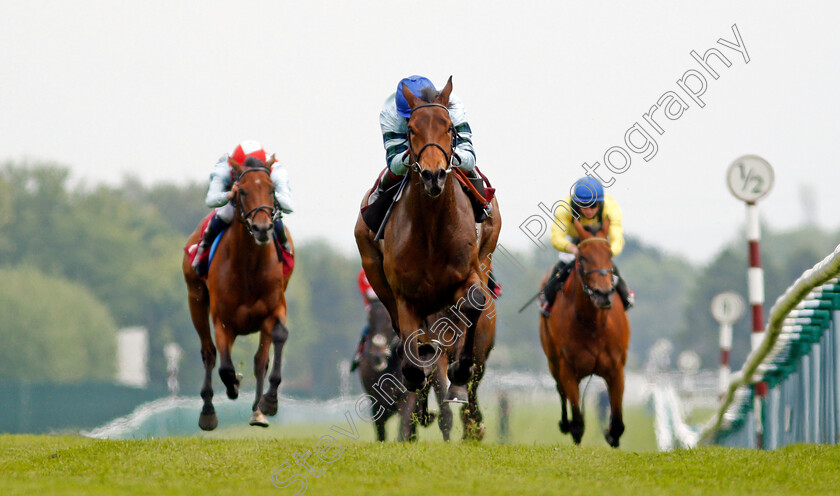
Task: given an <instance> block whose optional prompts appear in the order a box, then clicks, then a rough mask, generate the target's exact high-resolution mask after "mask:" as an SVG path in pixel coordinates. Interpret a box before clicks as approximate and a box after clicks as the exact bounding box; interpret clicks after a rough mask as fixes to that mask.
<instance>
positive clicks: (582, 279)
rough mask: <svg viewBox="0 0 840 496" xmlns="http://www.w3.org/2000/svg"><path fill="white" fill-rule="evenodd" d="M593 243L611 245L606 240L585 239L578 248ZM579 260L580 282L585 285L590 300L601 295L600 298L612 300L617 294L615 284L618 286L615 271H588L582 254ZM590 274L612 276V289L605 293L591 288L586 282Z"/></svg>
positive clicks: (584, 288)
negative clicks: (614, 294)
mask: <svg viewBox="0 0 840 496" xmlns="http://www.w3.org/2000/svg"><path fill="white" fill-rule="evenodd" d="M591 242H602V243H607V244H608V245H609V243H610V242H609V241H607V239H606V238H589V239H585V240H583V241H581V242H580V243H578V248H580V247H581V246H583V245H585V244H586V243H591ZM577 260H578V266H579V267H578V275H579V277H580V282H581V284H582V285H583V290H584V291H585V292H586V294H587V295H589V297H590V298H592V297H593V296H594V295H599V296H603V297H605V298H608V299H612V295H613V293H615V284H616V275H615V269H593V270H586V269H585V268H584V266H583V257H581V256H580V254H578V257H577ZM589 274H598V275H602V276H606V275H610V274H612V285H611V286H610V289H608V290H607V291H604V290H601V289H595V288H593V287H591V286H590V285H589V284H588V283H587V282H586V278H587V276H588V275H589Z"/></svg>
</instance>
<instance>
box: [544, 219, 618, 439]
mask: <svg viewBox="0 0 840 496" xmlns="http://www.w3.org/2000/svg"><path fill="white" fill-rule="evenodd" d="M574 223H575V229H576V230H577V232H578V233H580V239H581V241H580V243H578V250H579V253H578V255H577V259H576V260H575V266H574V269H573V270H572V273H571V274H570V275H569V278H568V280H567V281H566V283H565V285H564V287H563V290H562V292H561V293H560V294H559V295H558V296H557V300H556V301H555V302H554V306H553V307H552V308H551V313H550V314H549V316H548V318H546V317H542V316H540V341H541V342H542V347H543V351H544V352H545V356H546V357H547V358H548V367H549V369H550V370H551V375H552V376H554V380H555V381H556V382H557V391H558V392H559V393H560V404H561V419H560V431H561V432H563V433H564V434H566V433H571V434H572V439H574V442H575V444H580V440H581V437H583V415H582V414H581V408H580V403H581V398H580V396H579V385H580V381H581V379H583V378H584V377H586V376H589V375H592V374H595V375H598V376H600V377H603V378H604V380H605V381H606V382H607V390H608V392H609V396H610V425H609V428H608V429H607V431H606V432H605V433H604V437H605V438H606V440H607V443H609V445H610V446H613V447H618V440H619V438H620V437H621V434H622V433H623V432H624V422H623V420H622V413H621V402H622V397H623V395H624V364H625V362H626V361H627V346H628V344H629V342H630V323H629V322H628V320H627V314H626V313H625V311H624V305H623V304H622V303H621V298H620V297H619V296H618V295H617V294H616V293H615V272H614V270H613V265H612V252H611V251H610V244H609V241H608V240H607V237H606V233H607V232H609V220H607V221H605V223H604V225H603V227H602V228H601V230H600V231H598V233H596V234H594V235H593V234H591V233H589V232H588V231H586V230H585V229H584V228H583V227H582V226H581V224H580V222H578V221H577V220H575V221H574ZM547 279H548V275H546V277H545V278H544V279H543V282H542V285H545V282H546V280H547ZM566 400H568V401H569V404H570V405H571V409H572V419H571V422H570V421H569V419H568V417H567V416H566Z"/></svg>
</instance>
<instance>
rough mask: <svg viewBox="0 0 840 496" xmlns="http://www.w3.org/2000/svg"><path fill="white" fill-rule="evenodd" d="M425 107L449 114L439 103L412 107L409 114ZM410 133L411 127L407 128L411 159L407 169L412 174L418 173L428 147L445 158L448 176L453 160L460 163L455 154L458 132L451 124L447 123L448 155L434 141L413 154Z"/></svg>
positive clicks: (444, 106)
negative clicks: (434, 149)
mask: <svg viewBox="0 0 840 496" xmlns="http://www.w3.org/2000/svg"><path fill="white" fill-rule="evenodd" d="M426 107H440V108H442V109H444V110H446V112H447V113H448V112H449V109H448V108H447V107H446V105H441V104H439V103H424V104H423V105H418V106H416V107H414V108H413V109H411V113H412V114H414V111H415V110H417V109H421V108H426ZM409 119H410V118H409ZM411 133H412V131H411V127H409V128H408V153H409V158H410V159H411V164H409V166H408V168H409V169H411V170H413V171H414V172H420V156H421V155H422V154H423V152H424V151H425V150H426V148H428V147H430V146H434V147H437V148H438V149H439V150H440V151H441V152H443V156H444V157H446V163H447V167H446V173H447V174H449V173H450V172H451V171H452V165H453V163H454V161H455V160H457V161H458V162H459V163H460V162H461V159H460V158H459V157H458V155H456V154H455V146H456V145H457V139H458V132H457V131H456V130H455V126H454V125H452V123H451V122H450V123H449V134H450V136H451V137H452V141H451V143H450V144H449V150H450V151H449V153H447V152H446V150H444V148H443V146H441V144H440V143H438V142H436V141H430V142H428V143H426V144H425V145H423V146H422V147H420V151H418V152H417V153H415V152H414V147H413V146H412V144H411Z"/></svg>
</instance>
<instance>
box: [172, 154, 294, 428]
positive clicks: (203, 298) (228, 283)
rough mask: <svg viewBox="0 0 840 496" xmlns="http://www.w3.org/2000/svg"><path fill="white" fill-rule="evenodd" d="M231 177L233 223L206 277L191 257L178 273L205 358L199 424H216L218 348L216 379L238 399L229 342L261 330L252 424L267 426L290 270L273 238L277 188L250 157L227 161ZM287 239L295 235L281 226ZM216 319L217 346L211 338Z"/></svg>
mask: <svg viewBox="0 0 840 496" xmlns="http://www.w3.org/2000/svg"><path fill="white" fill-rule="evenodd" d="M230 165H231V166H232V167H233V171H234V174H235V175H236V182H235V183H234V186H233V188H232V191H234V193H235V195H234V196H233V198H232V199H231V200H230V201H232V202H234V205H235V206H236V216H235V220H236V221H235V222H233V223H231V226H230V227H229V228H228V230H227V232H226V233H225V234H224V235H223V237H222V239H221V240H220V241H219V244H218V247H217V249H216V252H215V257H214V260H213V263H212V264H211V265H210V270H209V272H208V274H207V279H206V280H205V279H202V278H200V277H199V276H198V275H197V274H196V273H195V271H194V270H193V268H192V266H191V265H190V261H189V257H188V256H184V261H183V264H182V270H183V272H184V279H185V280H186V282H187V290H188V292H189V306H190V316H191V317H192V321H193V325H194V326H195V330H196V332H198V337H199V338H200V339H201V359H202V361H203V362H204V384H203V386H202V388H201V398H202V399H203V400H204V406H203V408H202V409H201V415H200V416H199V420H198V425H199V427H201V428H202V429H204V430H213V429H215V428H216V426H217V425H218V419H217V417H216V411H215V409H214V408H213V383H212V377H213V376H212V374H213V367H214V366H215V365H216V349H217V347H218V352H219V355H220V358H221V364H220V365H219V377H221V379H222V382H223V383H224V385H225V387H226V388H227V395H228V398H230V399H236V398H237V397H238V396H239V381H240V379H241V377H242V376H241V374H237V373H236V371H235V370H234V367H233V362H232V361H231V356H230V353H231V347H232V346H233V342H234V340H235V339H236V337H237V336H242V335H245V334H251V333H254V332H259V333H260V339H259V347H258V349H257V353H256V355H254V375H255V376H256V379H257V393H256V397H255V399H254V404H253V406H252V411H253V414H252V416H251V420H250V422H249V423H250V424H251V425H258V426H261V427H267V426H268V419H267V418H266V415H269V416H271V415H275V414H276V413H277V388H278V387H279V386H280V381H281V377H280V365H281V357H282V353H283V345H284V344H285V343H286V339H287V337H288V335H289V332H288V330H287V329H286V325H285V323H286V297H285V291H286V286H287V285H288V283H289V277H290V276H291V270H290V269H287V272H288V273H287V274H286V275H285V276H284V269H283V264H282V263H281V262H280V261H279V258H278V256H277V251H276V247H275V243H274V242H273V240H272V233H273V230H274V222H273V216H274V213H275V210H274V209H275V201H274V185H273V184H272V182H271V177H270V175H271V172H270V170H269V168H268V167H267V166H266V164H264V163H262V162H260V161H259V160H257V159H255V158H252V157H251V158H248V159H247V160H246V161H245V163H244V164H237V163H235V162H233V161H231V162H230ZM200 231H201V226H199V227H198V228H197V229H196V230H195V231H194V232H193V233H192V234H191V235H190V237H189V240H188V244H187V246H189V245H191V244H193V243H195V242H197V241H198V239H199V236H201V234H202V233H201V232H200ZM286 235H287V236H288V239H289V243H290V244H291V243H292V238H291V236H290V235H289V233H288V229H286ZM208 314H209V316H210V317H212V319H213V327H214V329H215V337H216V344H215V346H214V344H213V339H211V337H210V322H209V320H208ZM272 343H273V344H274V366H273V368H272V370H271V375H270V376H269V379H268V380H269V387H268V391H267V392H266V393H265V395H263V382H264V380H265V375H266V373H267V371H268V354H269V350H270V348H271V345H272Z"/></svg>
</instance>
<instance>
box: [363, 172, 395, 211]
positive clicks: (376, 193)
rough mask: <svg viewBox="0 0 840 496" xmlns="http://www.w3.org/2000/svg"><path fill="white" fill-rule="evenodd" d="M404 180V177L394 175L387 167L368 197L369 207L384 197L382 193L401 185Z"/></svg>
mask: <svg viewBox="0 0 840 496" xmlns="http://www.w3.org/2000/svg"><path fill="white" fill-rule="evenodd" d="M402 178H403V176H398V175H396V174H394V173H393V172H391V169H389V168H387V167H386V168H385V170H383V171H382V173H381V174H379V178H378V179H377V180H376V188H374V190H373V191H372V192H371V194H370V196H369V197H368V205H373V203H374V202H375V201H376V200H378V199H379V198H380V197H381V196H382V193H384V192H385V191H388V190H389V189H391V188H392V187H394V186H395V185H397V184H399V182H400V181H402Z"/></svg>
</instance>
